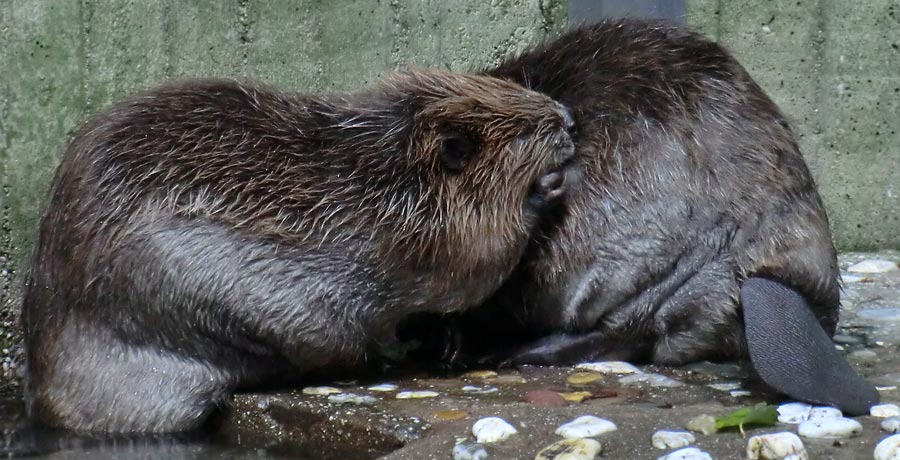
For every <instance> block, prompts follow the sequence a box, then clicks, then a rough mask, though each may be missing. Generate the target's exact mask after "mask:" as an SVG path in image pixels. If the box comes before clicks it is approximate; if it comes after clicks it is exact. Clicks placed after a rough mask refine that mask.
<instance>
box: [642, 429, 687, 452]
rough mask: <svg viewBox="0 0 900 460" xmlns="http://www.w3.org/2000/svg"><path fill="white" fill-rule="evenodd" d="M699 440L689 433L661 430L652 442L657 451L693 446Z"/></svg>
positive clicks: (655, 434)
mask: <svg viewBox="0 0 900 460" xmlns="http://www.w3.org/2000/svg"><path fill="white" fill-rule="evenodd" d="M696 440H697V438H695V437H694V435H692V434H690V433H688V432H687V431H666V430H659V431H657V432H656V433H653V436H651V437H650V442H651V443H652V444H653V447H655V448H657V449H677V448H679V447H687V446H689V445H691V444H693V443H694V442H695V441H696Z"/></svg>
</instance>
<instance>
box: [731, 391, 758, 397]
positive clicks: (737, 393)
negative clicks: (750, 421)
mask: <svg viewBox="0 0 900 460" xmlns="http://www.w3.org/2000/svg"><path fill="white" fill-rule="evenodd" d="M730 394H731V397H733V398H742V397H744V396H750V395H751V394H753V393H750V392H749V391H747V390H732V391H731V393H730Z"/></svg>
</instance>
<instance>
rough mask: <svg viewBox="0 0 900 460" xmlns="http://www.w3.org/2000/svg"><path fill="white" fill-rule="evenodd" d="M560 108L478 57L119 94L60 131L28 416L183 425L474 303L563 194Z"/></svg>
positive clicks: (566, 123) (54, 421)
mask: <svg viewBox="0 0 900 460" xmlns="http://www.w3.org/2000/svg"><path fill="white" fill-rule="evenodd" d="M571 127H572V118H571V115H570V114H569V113H568V112H567V110H566V109H565V108H563V107H562V106H560V105H559V104H558V103H556V102H554V101H553V100H551V99H550V98H548V97H547V96H545V95H541V94H538V93H536V92H534V91H530V90H526V89H524V88H522V87H521V86H519V85H517V84H514V83H509V82H506V81H502V80H499V79H495V78H490V77H484V76H466V75H460V74H455V73H449V72H442V71H436V70H435V71H409V72H406V73H401V74H398V75H396V76H394V77H393V78H391V79H389V80H387V81H386V82H385V83H383V84H380V85H378V86H376V87H375V88H373V89H371V90H369V91H365V92H362V93H359V94H355V95H349V96H332V97H316V96H307V95H297V94H288V93H282V92H279V91H275V90H272V89H268V88H265V87H262V86H258V85H253V84H244V83H237V82H233V81H218V80H212V81H206V80H204V81H187V82H182V83H176V84H172V85H169V86H165V87H162V88H160V89H157V90H154V91H152V92H149V93H147V94H145V95H143V96H140V97H137V98H134V99H131V100H128V101H125V102H123V103H120V104H118V105H116V106H114V107H113V108H112V109H110V110H109V111H107V112H105V113H103V114H101V115H100V116H98V117H97V118H96V119H95V120H94V121H93V122H91V123H90V124H89V125H87V126H86V127H85V128H83V129H82V130H81V131H80V132H79V133H78V134H77V135H76V137H75V138H74V140H73V141H72V142H71V144H70V145H69V148H68V150H67V151H66V153H65V156H64V158H63V161H62V164H61V165H60V167H59V169H58V171H57V173H56V177H55V179H54V182H53V188H52V190H51V196H50V202H49V205H48V208H47V211H46V214H45V215H44V217H43V220H42V223H41V228H40V235H39V238H38V241H37V245H36V248H35V252H34V259H33V263H32V268H31V273H30V276H29V278H28V282H27V285H26V289H25V297H24V305H23V312H22V313H23V314H22V317H23V322H24V330H25V339H26V351H27V359H28V371H29V376H28V391H29V397H30V403H31V409H32V412H33V415H35V416H36V417H37V419H38V420H39V421H41V422H43V423H45V424H49V425H53V426H60V427H65V428H70V429H74V430H80V431H101V432H119V433H133V432H171V431H180V430H186V429H191V428H194V427H197V426H198V425H199V424H201V423H202V422H203V420H204V419H205V418H206V417H207V416H208V415H209V414H210V412H211V411H212V410H213V409H214V408H216V407H217V406H218V405H221V404H223V403H224V402H225V401H227V398H228V397H229V395H230V394H231V393H232V392H233V391H234V390H235V389H238V388H243V387H247V386H252V385H259V384H264V383H267V382H272V381H273V380H275V379H283V378H292V377H298V376H302V375H304V374H305V373H307V372H310V371H313V370H316V369H321V368H327V367H332V366H343V367H348V366H355V365H358V364H359V363H362V362H363V361H365V360H366V359H368V357H369V356H370V354H369V353H367V351H368V350H370V349H372V348H374V347H378V346H380V345H385V344H388V345H389V344H390V343H391V342H392V341H393V340H394V331H395V326H396V323H397V322H398V321H399V320H400V319H401V318H403V317H404V316H407V315H409V314H411V313H415V312H421V311H436V312H453V311H458V310H461V309H464V308H467V307H470V306H472V305H476V304H478V303H480V302H482V301H484V299H485V298H486V297H487V296H488V295H490V294H491V293H492V292H494V291H495V290H496V289H497V287H499V286H500V284H501V283H502V282H503V281H504V280H505V279H506V278H507V276H508V275H509V273H510V272H511V271H512V269H513V268H514V266H515V265H516V263H517V262H518V260H519V259H520V257H521V255H522V253H523V251H524V250H525V248H526V245H527V243H528V240H529V236H530V235H531V233H532V232H533V230H534V229H535V225H536V223H537V222H538V219H539V217H540V216H541V214H543V213H544V212H545V211H546V210H548V209H552V208H553V207H554V206H556V205H558V203H559V201H560V199H561V197H562V195H563V193H564V191H565V189H566V187H567V181H568V180H569V179H568V177H569V174H568V173H567V170H566V164H567V163H568V162H569V161H570V159H571V158H572V156H573V144H572V141H571V139H570V136H569V134H568V129H570V128H571Z"/></svg>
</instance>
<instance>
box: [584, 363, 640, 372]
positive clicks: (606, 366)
mask: <svg viewBox="0 0 900 460" xmlns="http://www.w3.org/2000/svg"><path fill="white" fill-rule="evenodd" d="M575 368H576V369H582V370H586V371H593V372H600V373H602V374H643V371H641V370H640V369H638V368H637V367H635V366H634V365H632V364H629V363H626V362H625V361H601V362H596V363H581V364H579V365H577V366H575Z"/></svg>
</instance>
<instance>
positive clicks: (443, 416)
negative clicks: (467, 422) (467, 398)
mask: <svg viewBox="0 0 900 460" xmlns="http://www.w3.org/2000/svg"><path fill="white" fill-rule="evenodd" d="M431 415H432V416H434V418H436V419H438V420H443V421H451V420H462V419H464V418H466V417H468V416H469V413H468V412H466V411H464V410H458V409H453V410H439V411H437V412H435V413H433V414H431Z"/></svg>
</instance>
